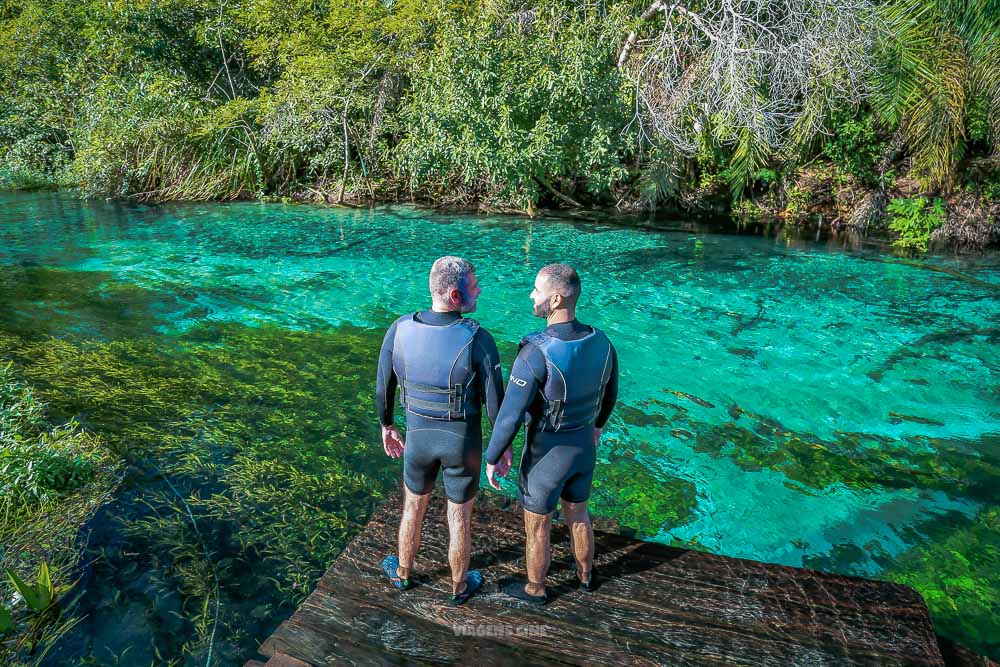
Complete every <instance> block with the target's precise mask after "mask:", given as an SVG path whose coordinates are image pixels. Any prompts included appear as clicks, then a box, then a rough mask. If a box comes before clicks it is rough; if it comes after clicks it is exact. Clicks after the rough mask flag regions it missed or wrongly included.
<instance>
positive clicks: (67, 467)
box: [0, 362, 119, 664]
mask: <svg viewBox="0 0 1000 667" xmlns="http://www.w3.org/2000/svg"><path fill="white" fill-rule="evenodd" d="M44 413H45V410H44V405H43V403H42V402H41V401H40V400H38V398H37V392H36V391H34V390H33V388H32V387H31V386H30V385H28V384H27V383H25V382H23V381H22V380H21V379H20V378H19V377H17V375H16V374H15V369H14V367H13V365H12V364H11V363H2V362H0V570H3V571H4V572H5V573H6V578H7V579H9V581H10V582H11V584H12V585H13V588H14V589H15V590H16V591H17V593H18V595H19V596H20V597H21V599H23V601H24V603H25V606H26V607H27V609H25V608H24V607H20V606H15V607H14V608H13V609H12V610H7V609H6V608H3V607H2V606H0V636H3V635H9V636H8V637H7V638H6V640H0V660H2V661H4V664H16V661H17V660H19V659H20V658H19V657H18V656H19V655H20V654H22V653H23V651H24V649H26V648H27V649H28V650H29V651H32V652H33V651H35V650H36V649H37V648H38V647H39V646H41V647H42V650H41V653H42V654H43V655H44V652H45V650H47V648H48V647H50V646H51V645H52V642H53V641H54V640H55V639H56V638H58V637H59V636H61V635H62V634H63V633H64V632H65V631H67V630H68V629H69V628H71V627H72V626H73V624H74V623H75V619H74V618H73V617H72V615H71V614H69V615H66V616H65V617H63V616H62V614H61V611H60V610H59V609H58V608H57V607H56V605H55V604H54V603H55V601H56V600H57V599H58V597H59V596H60V594H62V593H64V592H65V591H67V590H68V589H69V588H70V584H68V583H66V582H68V581H69V580H70V579H71V577H72V573H73V571H74V570H75V568H76V564H77V560H78V557H79V553H80V543H79V540H78V532H79V529H80V526H81V524H83V523H84V522H85V521H86V520H88V519H89V518H90V517H92V516H93V514H94V512H95V511H96V510H97V508H98V507H100V506H101V505H102V504H103V503H104V502H106V501H107V499H108V498H109V496H110V494H111V493H112V491H113V489H114V488H115V486H116V484H117V482H118V473H119V466H118V462H117V461H116V459H115V458H114V457H113V456H111V455H110V454H109V452H108V451H107V449H106V448H105V446H104V443H103V442H102V441H101V440H100V438H97V437H96V436H94V435H93V434H92V433H89V432H87V431H85V430H83V429H81V428H80V427H79V425H77V424H76V423H75V422H73V421H72V420H71V421H70V422H69V423H67V424H64V425H62V426H56V427H52V426H50V425H49V423H48V422H47V421H46V420H45V415H44ZM31 570H37V575H35V577H34V582H33V583H28V581H27V580H26V579H27V578H28V577H27V574H26V573H27V572H29V571H31ZM31 612H33V614H32V613H31Z"/></svg>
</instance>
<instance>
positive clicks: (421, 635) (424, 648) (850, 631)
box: [247, 493, 988, 667]
mask: <svg viewBox="0 0 1000 667" xmlns="http://www.w3.org/2000/svg"><path fill="white" fill-rule="evenodd" d="M437 495H438V494H437V493H435V496H437ZM399 508H400V498H399V497H398V496H397V497H393V498H391V499H390V500H388V501H387V502H386V503H385V505H384V506H383V507H382V508H381V509H380V510H379V511H378V512H377V513H376V515H375V516H374V517H373V518H372V520H371V522H370V523H369V524H368V526H367V527H366V528H365V530H364V531H362V533H361V534H359V535H358V536H357V537H356V538H355V539H354V541H352V542H351V543H350V544H349V545H348V547H347V548H346V549H345V550H344V552H343V553H342V554H341V555H340V556H339V557H338V558H337V560H336V561H335V562H334V563H333V565H332V566H331V567H330V569H329V571H328V572H327V573H326V575H324V576H323V578H322V579H321V580H320V582H319V583H318V585H317V587H316V590H315V592H313V594H312V595H310V596H309V598H308V599H307V600H306V601H305V602H304V603H303V604H302V606H301V607H299V609H298V610H297V611H296V612H295V614H294V615H293V616H292V617H291V618H290V619H289V620H287V621H285V622H284V623H282V624H281V625H280V627H278V629H277V630H276V631H275V632H274V634H273V635H272V636H271V637H270V638H268V639H267V640H266V641H265V642H264V643H263V645H262V646H261V648H260V652H261V654H262V655H264V656H267V657H269V658H270V660H269V661H268V662H266V664H267V665H285V666H287V667H303V665H304V664H305V665H313V666H315V667H319V666H321V665H333V664H350V665H383V664H416V665H423V664H442V663H458V664H475V663H479V664H483V665H507V664H509V665H556V664H558V665H576V664H588V665H591V664H604V665H619V666H621V665H755V666H767V665H774V666H775V667H789V666H792V665H810V666H815V665H838V666H840V665H874V664H878V665H941V666H944V665H945V661H944V659H943V658H942V653H941V651H940V649H939V647H938V642H937V638H936V637H935V635H934V631H933V628H932V626H931V621H930V618H929V616H928V614H927V609H926V607H925V606H924V602H923V600H922V599H921V598H920V596H919V595H918V594H917V593H916V592H914V591H913V590H911V589H909V588H907V587H904V586H900V585H896V584H891V583H885V582H879V581H870V580H867V579H858V578H853V577H843V576H837V575H830V574H821V573H818V572H814V571H811V570H803V569H797V568H791V567H781V566H775V565H766V564H764V563H758V562H755V561H748V560H738V559H733V558H726V557H722V556H713V555H710V554H705V553H701V552H697V551H688V550H684V549H675V548H670V547H666V546H663V545H659V544H653V543H646V542H640V541H637V540H634V539H630V538H628V537H625V536H622V535H619V534H617V533H614V532H604V531H602V532H598V533H597V535H596V541H597V558H596V566H595V567H596V570H597V572H598V573H599V574H600V575H601V577H602V584H601V586H600V587H599V588H598V590H597V591H596V592H594V593H591V594H587V593H583V592H581V591H578V590H576V587H575V568H574V566H573V564H572V556H571V555H570V553H569V549H568V547H569V539H568V536H567V532H566V529H565V527H563V526H562V525H557V526H555V527H554V529H553V534H552V544H553V560H552V567H551V570H550V575H549V586H550V587H549V594H550V597H552V598H553V599H552V600H551V601H550V602H549V603H548V605H546V606H545V607H542V608H535V607H530V606H527V605H524V604H523V603H520V602H518V601H516V600H511V599H509V598H507V597H506V596H505V595H503V594H502V593H500V592H499V589H498V584H499V583H502V582H503V581H505V580H507V579H509V578H511V577H513V576H523V567H524V546H523V545H524V534H523V524H522V518H521V513H520V510H518V509H517V508H516V506H515V507H510V508H507V509H504V508H503V507H501V506H500V505H499V500H498V499H497V497H496V496H493V495H487V494H481V496H480V501H479V503H478V504H477V508H476V525H475V528H474V530H473V545H474V555H473V561H472V567H474V568H478V569H479V570H481V571H482V572H483V574H484V575H485V576H486V584H485V585H484V588H483V591H482V592H481V593H480V594H479V595H477V596H476V597H474V598H473V599H472V600H470V601H469V602H468V603H467V604H466V605H465V606H464V607H451V606H450V605H448V603H447V600H446V596H447V593H448V592H450V588H449V583H448V582H449V580H450V576H449V570H448V566H447V556H446V550H447V541H448V540H447V527H446V525H445V520H444V516H445V507H444V503H443V501H442V500H441V499H439V498H436V499H435V500H434V501H433V502H432V504H431V508H430V510H429V512H428V516H427V520H426V522H425V524H424V539H423V546H422V548H421V552H420V555H419V558H418V562H417V567H416V570H417V572H418V574H417V575H416V576H415V579H416V580H417V583H418V585H417V587H416V588H413V589H411V590H408V591H403V592H400V591H397V590H395V589H393V588H392V587H391V586H390V585H389V584H388V582H387V581H386V580H385V579H384V578H383V577H382V574H381V572H380V571H379V563H380V562H381V560H382V558H383V557H384V556H385V555H386V554H388V553H395V551H396V530H397V527H398V515H399ZM265 660H267V658H265ZM949 663H951V664H955V663H953V662H952V661H951V660H949ZM262 664H265V663H263V662H260V661H253V660H252V661H250V662H248V663H247V665H248V667H252V666H257V665H262ZM970 664H971V663H970ZM976 664H988V663H985V662H984V663H976Z"/></svg>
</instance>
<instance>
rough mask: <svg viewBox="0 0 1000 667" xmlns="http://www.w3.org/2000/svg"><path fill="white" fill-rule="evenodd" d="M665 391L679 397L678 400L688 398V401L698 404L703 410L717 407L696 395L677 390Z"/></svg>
mask: <svg viewBox="0 0 1000 667" xmlns="http://www.w3.org/2000/svg"><path fill="white" fill-rule="evenodd" d="M663 391H665V392H666V393H668V394H672V395H674V396H677V397H678V398H686V399H687V400H689V401H691V402H692V403H697V404H698V405H700V406H701V407H703V408H714V407H715V405H713V404H712V403H709V402H708V401H706V400H705V399H704V398H698V397H697V396H695V395H694V394H688V393H687V392H683V391H678V390H676V389H664V390H663Z"/></svg>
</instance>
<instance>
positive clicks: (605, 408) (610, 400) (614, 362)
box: [594, 345, 618, 428]
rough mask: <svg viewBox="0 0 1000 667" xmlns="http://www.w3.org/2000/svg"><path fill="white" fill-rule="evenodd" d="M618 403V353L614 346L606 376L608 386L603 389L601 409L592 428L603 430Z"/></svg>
mask: <svg viewBox="0 0 1000 667" xmlns="http://www.w3.org/2000/svg"><path fill="white" fill-rule="evenodd" d="M617 401H618V352H617V351H616V350H615V346H614V345H612V346H611V375H610V376H608V384H607V385H606V386H605V387H604V398H603V399H601V409H600V410H598V412H597V420H596V421H595V422H594V426H596V427H597V428H604V425H605V424H607V423H608V418H609V417H611V411H612V410H614V409H615V403H616V402H617Z"/></svg>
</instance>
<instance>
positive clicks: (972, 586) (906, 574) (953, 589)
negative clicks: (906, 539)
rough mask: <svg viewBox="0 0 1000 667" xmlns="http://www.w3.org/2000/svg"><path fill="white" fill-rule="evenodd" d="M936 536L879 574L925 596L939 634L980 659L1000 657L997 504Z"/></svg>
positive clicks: (999, 510)
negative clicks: (978, 655)
mask: <svg viewBox="0 0 1000 667" xmlns="http://www.w3.org/2000/svg"><path fill="white" fill-rule="evenodd" d="M937 532H939V533H940V532H943V533H944V534H941V535H935V536H934V539H933V540H930V541H928V542H927V543H926V544H924V545H922V546H919V547H917V548H915V549H912V550H911V551H909V552H908V553H906V554H903V555H902V556H901V557H900V558H898V559H897V561H896V563H894V564H893V565H891V566H889V568H888V569H887V570H886V571H885V573H883V575H882V576H883V578H886V579H889V580H891V581H895V582H898V583H901V584H906V585H907V586H911V587H913V588H915V589H916V590H918V591H919V592H920V594H921V595H922V596H923V597H924V601H925V602H926V603H927V607H928V608H929V609H930V611H931V616H932V617H933V618H934V628H935V631H936V632H937V633H938V634H941V635H944V636H947V637H960V638H961V641H962V642H963V643H964V644H966V645H967V646H968V647H969V648H971V649H973V650H974V651H977V652H978V653H981V654H983V655H993V656H995V655H998V654H1000V636H998V635H997V633H996V628H998V627H1000V580H998V578H997V572H1000V505H996V504H992V505H987V506H985V507H984V508H983V509H982V510H981V511H980V512H979V513H978V514H977V515H976V517H975V518H974V519H966V520H965V521H963V522H962V523H960V524H959V525H958V526H957V527H954V528H951V529H948V530H944V531H942V530H941V529H939V530H938V531H937Z"/></svg>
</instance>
